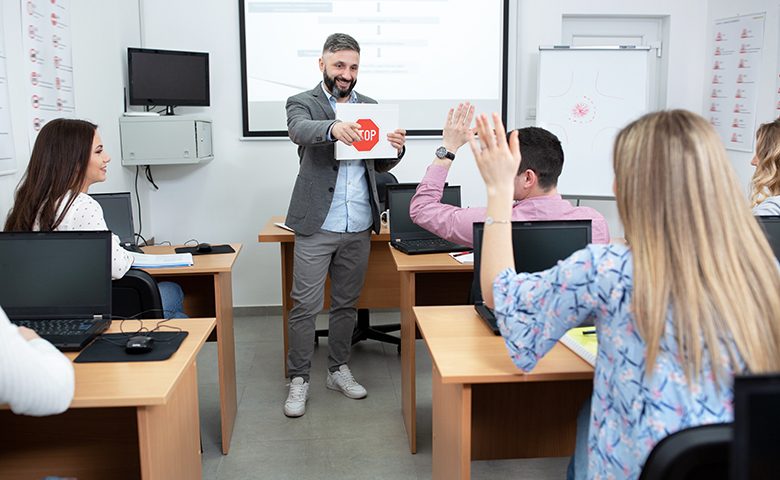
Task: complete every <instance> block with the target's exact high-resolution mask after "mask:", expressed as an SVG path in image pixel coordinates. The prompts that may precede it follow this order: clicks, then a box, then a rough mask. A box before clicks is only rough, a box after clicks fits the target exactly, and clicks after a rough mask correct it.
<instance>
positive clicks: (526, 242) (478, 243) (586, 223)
mask: <svg viewBox="0 0 780 480" xmlns="http://www.w3.org/2000/svg"><path fill="white" fill-rule="evenodd" d="M484 228H485V224H484V223H482V222H479V223H474V281H473V283H472V285H471V296H472V298H473V299H474V309H475V310H476V311H477V313H478V314H479V316H480V317H481V318H482V320H484V321H485V323H486V324H487V326H488V328H490V330H492V331H493V333H494V334H496V335H501V332H500V331H499V330H498V324H497V322H496V316H495V315H494V314H493V310H491V309H490V308H488V307H487V305H485V302H484V301H483V299H482V289H481V288H480V284H479V275H480V270H479V268H480V267H479V265H480V254H481V252H482V232H483V231H484ZM590 239H591V221H590V220H555V221H533V222H512V247H513V251H514V254H515V270H516V271H517V272H526V273H527V272H541V271H543V270H547V269H548V268H550V267H553V266H555V265H556V264H557V263H558V261H559V260H563V259H565V258H568V257H569V256H570V255H571V254H572V253H574V252H576V251H577V250H581V249H583V248H585V247H586V246H587V245H588V244H589V243H590Z"/></svg>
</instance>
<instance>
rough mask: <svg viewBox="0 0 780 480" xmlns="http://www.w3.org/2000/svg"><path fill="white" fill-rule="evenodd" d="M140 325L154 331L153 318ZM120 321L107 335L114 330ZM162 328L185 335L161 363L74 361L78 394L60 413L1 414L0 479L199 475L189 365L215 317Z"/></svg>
mask: <svg viewBox="0 0 780 480" xmlns="http://www.w3.org/2000/svg"><path fill="white" fill-rule="evenodd" d="M144 323H145V324H147V326H149V327H150V328H153V327H154V326H155V324H156V323H157V320H144ZM118 324H119V322H114V324H113V325H112V327H111V329H110V330H109V332H118V331H119V328H118ZM136 325H137V324H136ZM168 325H176V326H179V327H181V328H182V329H184V330H187V331H188V332H189V334H188V335H187V338H186V339H184V342H183V343H182V344H181V346H180V347H179V349H178V350H177V351H176V353H174V354H173V356H172V357H171V358H170V359H168V360H166V361H163V362H133V363H74V364H73V367H74V368H75V373H76V392H75V396H74V398H73V402H72V403H71V406H70V408H69V409H68V411H66V412H65V413H63V414H61V415H55V416H50V417H27V416H22V415H14V414H13V413H11V411H10V410H8V409H7V406H6V407H5V408H6V409H0V425H2V428H0V477H2V478H14V479H40V478H43V477H44V476H46V475H58V476H63V477H77V478H79V480H88V479H105V478H111V479H138V478H142V479H144V480H152V479H161V480H162V479H164V480H169V479H193V478H201V458H200V419H199V414H198V383H197V370H196V363H195V360H196V355H197V353H198V352H199V351H200V349H201V347H202V346H203V343H204V342H205V341H206V338H208V336H209V334H210V333H211V332H212V330H213V329H214V325H215V320H214V319H213V318H208V319H202V318H201V319H189V320H173V321H170V322H168ZM67 355H68V357H70V358H71V359H72V358H75V357H76V355H77V354H76V353H69V354H67Z"/></svg>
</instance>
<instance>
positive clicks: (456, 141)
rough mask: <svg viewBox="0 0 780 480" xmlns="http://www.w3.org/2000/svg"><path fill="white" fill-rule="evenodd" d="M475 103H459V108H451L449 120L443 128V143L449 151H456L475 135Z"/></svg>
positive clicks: (448, 115) (448, 114)
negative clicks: (473, 123) (473, 121)
mask: <svg viewBox="0 0 780 480" xmlns="http://www.w3.org/2000/svg"><path fill="white" fill-rule="evenodd" d="M472 120H474V105H471V104H470V103H469V102H466V103H465V104H464V103H460V104H458V108H457V109H454V108H450V111H449V113H447V121H446V122H445V124H444V128H443V129H442V145H443V146H444V148H446V149H447V150H448V151H450V152H452V153H455V152H457V151H458V149H459V148H460V147H462V146H463V145H465V144H466V142H468V141H469V140H471V138H473V137H474V128H472V127H471V121H472Z"/></svg>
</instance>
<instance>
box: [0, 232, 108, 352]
mask: <svg viewBox="0 0 780 480" xmlns="http://www.w3.org/2000/svg"><path fill="white" fill-rule="evenodd" d="M0 306H2V307H3V309H4V310H5V312H6V314H8V318H9V319H10V320H11V322H12V323H14V324H16V325H23V326H26V327H29V328H32V329H33V330H35V331H36V332H37V333H38V335H40V336H41V337H43V338H45V339H46V340H48V341H50V342H51V343H52V344H54V346H55V347H57V348H58V349H60V350H62V351H78V350H81V349H82V348H84V346H86V345H87V344H88V343H89V342H90V341H91V340H92V339H93V338H95V336H97V335H98V334H100V333H102V332H103V331H105V330H106V329H107V328H108V326H109V325H110V324H111V232H109V231H102V232H71V231H68V232H0Z"/></svg>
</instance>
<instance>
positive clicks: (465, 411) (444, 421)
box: [432, 364, 471, 480]
mask: <svg viewBox="0 0 780 480" xmlns="http://www.w3.org/2000/svg"><path fill="white" fill-rule="evenodd" d="M432 416H433V457H432V463H433V480H444V479H447V480H450V479H459V480H468V479H469V478H471V385H463V384H460V383H456V384H446V385H445V384H444V383H442V380H441V374H440V373H439V370H438V369H437V368H436V365H435V364H434V365H433V413H432Z"/></svg>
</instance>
